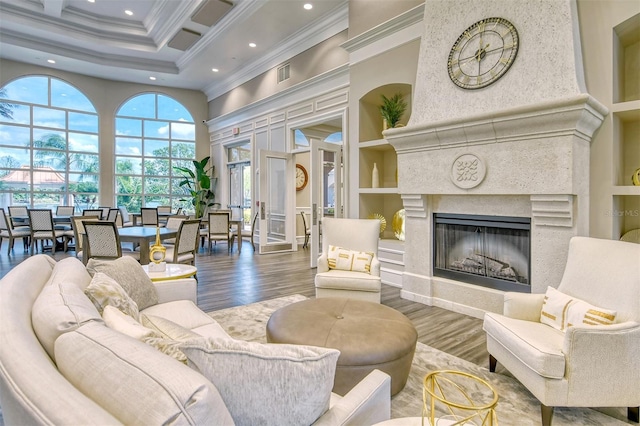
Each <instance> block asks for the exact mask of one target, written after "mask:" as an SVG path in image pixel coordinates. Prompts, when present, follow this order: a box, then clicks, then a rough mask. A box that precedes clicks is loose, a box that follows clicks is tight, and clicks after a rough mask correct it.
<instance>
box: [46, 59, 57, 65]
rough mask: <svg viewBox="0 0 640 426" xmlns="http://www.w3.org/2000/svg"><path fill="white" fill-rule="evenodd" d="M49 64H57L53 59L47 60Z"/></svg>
mask: <svg viewBox="0 0 640 426" xmlns="http://www.w3.org/2000/svg"><path fill="white" fill-rule="evenodd" d="M47 62H49V63H50V64H55V63H56V61H54V60H53V59H47Z"/></svg>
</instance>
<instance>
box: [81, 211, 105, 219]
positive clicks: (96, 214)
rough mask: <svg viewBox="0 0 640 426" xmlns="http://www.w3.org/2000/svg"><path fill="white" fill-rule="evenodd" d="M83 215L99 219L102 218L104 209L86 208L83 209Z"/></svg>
mask: <svg viewBox="0 0 640 426" xmlns="http://www.w3.org/2000/svg"><path fill="white" fill-rule="evenodd" d="M82 216H93V217H97V218H98V219H102V210H101V209H84V210H82Z"/></svg>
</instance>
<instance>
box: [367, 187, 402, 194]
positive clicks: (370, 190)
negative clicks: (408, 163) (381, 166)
mask: <svg viewBox="0 0 640 426" xmlns="http://www.w3.org/2000/svg"><path fill="white" fill-rule="evenodd" d="M360 193H361V194H397V193H398V188H360Z"/></svg>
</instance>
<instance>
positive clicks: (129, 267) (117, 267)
mask: <svg viewBox="0 0 640 426" xmlns="http://www.w3.org/2000/svg"><path fill="white" fill-rule="evenodd" d="M87 271H89V273H90V274H91V275H92V276H93V275H95V273H96V272H102V273H105V274H107V275H108V276H110V277H111V278H113V279H114V280H116V281H117V282H118V284H120V285H121V286H122V288H124V289H125V291H126V292H127V294H128V295H129V296H130V297H131V298H132V299H133V300H134V301H135V302H136V304H137V305H138V309H140V310H142V309H144V308H147V307H149V306H153V305H155V304H156V303H158V293H157V292H156V288H155V287H154V285H153V283H152V282H151V279H150V278H149V276H148V275H147V273H146V272H144V269H142V267H141V266H140V263H139V262H138V261H137V260H136V259H134V258H133V257H129V256H123V257H121V258H119V259H116V260H99V259H89V262H88V263H87Z"/></svg>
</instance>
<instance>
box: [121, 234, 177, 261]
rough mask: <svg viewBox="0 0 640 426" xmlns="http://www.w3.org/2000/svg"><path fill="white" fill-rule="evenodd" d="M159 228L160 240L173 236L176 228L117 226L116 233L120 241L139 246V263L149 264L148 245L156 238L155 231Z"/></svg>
mask: <svg viewBox="0 0 640 426" xmlns="http://www.w3.org/2000/svg"><path fill="white" fill-rule="evenodd" d="M157 230H160V240H166V239H168V238H175V237H176V236H177V235H178V229H177V228H162V227H160V228H156V227H151V226H127V227H125V228H118V235H119V236H120V242H122V243H134V244H135V245H139V246H140V264H141V265H148V264H149V245H150V244H151V243H152V242H154V241H155V240H156V232H157Z"/></svg>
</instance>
